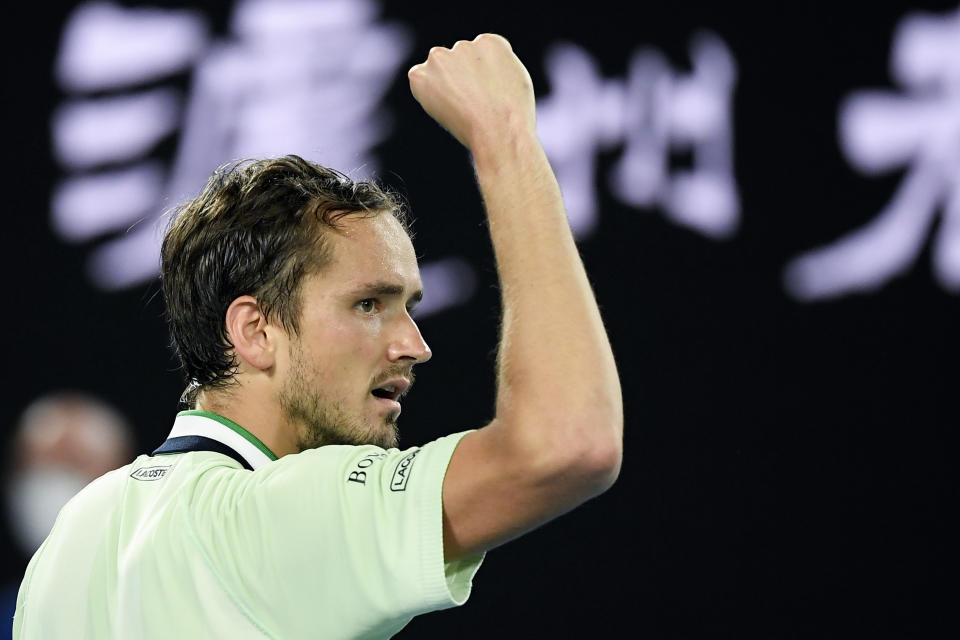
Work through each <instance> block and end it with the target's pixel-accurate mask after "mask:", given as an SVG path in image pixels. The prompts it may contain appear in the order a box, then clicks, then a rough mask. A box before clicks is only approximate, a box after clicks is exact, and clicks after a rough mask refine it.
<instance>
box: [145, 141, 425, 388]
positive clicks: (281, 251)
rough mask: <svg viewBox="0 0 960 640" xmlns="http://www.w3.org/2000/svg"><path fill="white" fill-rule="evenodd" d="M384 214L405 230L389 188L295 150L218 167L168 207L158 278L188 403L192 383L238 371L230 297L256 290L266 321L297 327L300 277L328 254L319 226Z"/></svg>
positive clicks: (210, 383)
mask: <svg viewBox="0 0 960 640" xmlns="http://www.w3.org/2000/svg"><path fill="white" fill-rule="evenodd" d="M383 212H390V213H391V214H393V215H394V216H395V217H396V218H397V219H398V220H399V221H400V222H401V224H402V225H403V226H404V228H405V229H408V226H407V219H406V213H405V208H404V206H403V204H402V202H401V201H400V199H399V198H397V197H396V196H395V195H394V194H393V193H391V192H389V191H387V190H386V189H384V188H382V187H380V186H378V185H376V184H374V183H372V182H360V181H357V182H355V181H353V180H351V179H350V178H348V177H347V176H345V175H344V174H342V173H340V172H338V171H335V170H332V169H328V168H326V167H322V166H320V165H317V164H314V163H312V162H308V161H306V160H304V159H303V158H301V157H299V156H294V155H289V156H285V157H282V158H273V159H267V160H257V161H252V160H244V161H241V162H237V163H231V164H228V165H224V166H222V167H220V168H219V169H218V170H217V171H216V172H215V173H214V174H213V176H211V178H210V180H209V181H208V182H207V185H206V187H204V189H203V191H202V192H201V193H200V195H198V196H197V197H196V198H194V199H193V200H191V201H189V202H187V203H185V204H183V205H180V206H179V207H177V208H176V209H174V210H173V211H172V215H171V222H170V226H169V228H168V229H167V232H166V234H165V235H164V238H163V247H162V249H161V283H162V287H163V294H164V297H165V298H166V302H167V318H168V322H169V325H170V334H171V338H172V342H173V348H174V350H175V351H176V353H177V356H178V357H179V359H180V362H181V365H182V368H183V371H184V374H185V375H186V378H187V381H188V383H189V384H190V386H189V387H188V391H190V390H191V389H192V391H193V392H192V393H189V394H188V395H189V402H190V403H191V404H192V402H193V397H195V392H196V390H197V389H199V388H220V387H224V386H226V385H227V384H229V383H230V381H231V380H232V379H233V376H234V375H235V374H236V370H237V366H238V363H237V360H236V357H235V356H234V355H233V354H232V353H231V349H232V348H233V344H232V343H231V342H230V338H229V336H228V335H227V331H226V323H225V319H226V312H227V308H228V307H229V306H230V304H231V303H232V302H233V301H234V300H235V299H236V298H237V297H239V296H242V295H250V296H253V297H254V298H256V299H257V302H258V303H259V305H260V308H261V310H262V311H263V312H264V314H265V315H266V316H267V317H268V318H275V319H278V320H279V321H280V323H281V324H282V325H283V327H284V328H285V329H286V330H287V331H288V332H291V333H297V332H298V331H299V318H300V302H301V301H300V291H301V285H302V283H303V280H304V278H305V276H307V275H310V274H312V273H315V272H316V271H318V270H319V269H321V268H322V267H323V266H324V265H325V264H327V263H328V262H329V259H330V252H329V249H328V247H327V244H326V242H325V236H326V231H328V230H330V229H336V228H338V221H339V220H340V219H341V218H342V217H344V216H346V215H350V214H357V215H364V216H372V215H377V214H379V213H383Z"/></svg>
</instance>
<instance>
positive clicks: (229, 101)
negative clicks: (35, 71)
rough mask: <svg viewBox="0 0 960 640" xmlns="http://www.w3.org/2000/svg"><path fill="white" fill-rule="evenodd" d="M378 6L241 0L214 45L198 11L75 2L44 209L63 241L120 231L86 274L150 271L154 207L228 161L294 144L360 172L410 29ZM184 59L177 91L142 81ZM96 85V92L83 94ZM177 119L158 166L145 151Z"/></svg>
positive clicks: (121, 281)
mask: <svg viewBox="0 0 960 640" xmlns="http://www.w3.org/2000/svg"><path fill="white" fill-rule="evenodd" d="M376 13H377V7H376V5H375V4H374V2H373V1H372V0H317V1H313V0H240V1H238V2H237V4H236V5H235V7H234V13H233V18H232V22H231V36H230V37H229V38H227V39H225V40H222V41H220V42H216V43H213V44H212V45H211V43H210V41H209V38H208V37H207V35H206V27H205V24H206V23H205V20H204V19H203V18H202V17H201V16H199V15H198V14H197V13H195V12H191V11H164V10H160V9H154V8H136V9H126V8H120V7H117V6H115V5H111V4H106V3H87V4H84V5H81V6H80V7H79V8H78V9H77V10H76V11H75V12H74V13H73V15H72V16H71V17H70V20H69V21H68V24H67V27H66V29H65V32H64V36H63V40H62V43H61V49H60V54H59V62H58V80H59V83H60V85H61V86H62V87H63V88H64V89H66V90H68V91H70V92H72V93H73V94H74V96H73V97H71V99H69V100H68V101H67V102H66V104H65V105H63V106H62V107H61V108H60V109H59V110H58V112H57V114H56V115H55V116H54V122H53V134H54V135H53V138H54V147H55V154H56V157H57V158H58V160H59V161H60V163H61V165H62V166H63V167H64V168H65V169H66V170H68V171H69V172H70V173H69V175H68V177H67V178H66V179H65V180H64V181H63V182H62V183H61V184H60V185H59V187H58V188H57V189H56V191H55V193H54V196H53V202H52V209H53V211H52V215H53V223H54V228H55V230H56V231H57V232H58V233H59V234H60V235H61V236H62V237H64V238H65V239H68V240H73V241H83V240H90V239H93V238H96V237H97V236H99V235H102V234H105V233H110V232H120V233H121V235H118V236H117V237H114V238H111V239H109V240H107V241H106V242H104V243H102V244H101V245H100V246H99V247H97V248H96V249H95V250H94V253H93V255H92V257H91V262H90V270H91V276H92V277H93V279H94V281H95V282H96V283H97V284H99V285H100V286H102V287H104V288H107V289H114V288H122V287H126V286H131V285H134V284H137V283H140V282H143V281H145V280H148V279H150V278H152V277H154V276H155V275H156V270H157V265H158V262H159V243H160V231H159V229H158V228H157V225H156V224H155V222H156V221H157V219H158V218H159V216H160V214H161V212H162V211H163V210H164V209H165V208H167V207H169V206H171V205H173V204H175V203H177V202H180V201H182V200H184V199H186V198H189V197H191V196H192V195H194V194H196V193H197V192H198V191H199V190H200V189H201V188H202V187H203V185H204V183H205V182H206V180H207V178H208V177H209V175H210V174H211V172H212V171H213V170H214V169H215V168H216V167H217V166H219V165H221V164H223V163H225V162H228V161H231V160H235V159H239V158H246V157H263V156H275V155H283V154H288V153H296V154H299V155H302V156H304V157H306V158H309V159H311V160H315V161H317V162H320V163H322V164H326V165H329V166H333V167H338V168H341V169H347V170H349V169H355V170H356V171H355V172H356V173H359V174H361V177H366V176H368V175H369V174H370V173H371V172H372V171H373V170H374V168H375V161H374V158H373V157H372V155H371V150H372V148H373V146H374V145H375V144H377V143H379V142H380V141H382V140H383V139H384V137H385V136H386V135H387V133H388V132H389V129H390V122H389V120H388V117H387V115H386V114H385V113H384V112H383V110H382V109H381V107H380V102H381V99H382V97H383V94H384V93H385V92H386V91H387V89H388V88H389V86H390V85H391V84H392V82H393V81H394V79H395V77H396V72H397V70H398V69H399V68H400V66H401V65H402V63H403V62H404V60H405V59H406V56H407V52H408V48H409V40H410V38H409V36H408V34H407V31H406V29H404V28H402V27H399V26H396V25H389V24H386V25H385V24H377V23H376ZM194 65H195V68H194V70H193V77H192V88H191V91H190V95H189V96H188V97H187V99H186V100H185V101H184V100H183V99H182V98H181V96H179V95H178V94H177V93H176V92H175V91H174V90H173V89H171V88H169V87H166V86H160V87H156V86H153V87H152V88H150V89H147V90H138V87H140V86H142V85H145V84H147V83H156V82H157V81H158V80H161V81H162V80H163V79H164V78H166V77H169V76H170V75H171V74H173V73H177V72H182V71H189V70H190V67H191V66H194ZM94 91H97V92H101V93H104V92H106V97H102V96H101V97H98V98H96V99H94V98H90V97H87V96H85V95H84V93H90V92H94ZM184 102H186V109H185V115H181V114H180V111H181V107H182V106H183V103H184ZM181 120H182V124H181ZM178 127H179V128H181V131H180V140H179V147H178V151H177V154H176V158H175V159H174V161H173V163H172V166H170V167H169V169H167V168H165V167H164V166H163V164H162V163H161V162H159V161H158V160H156V159H152V158H151V157H150V153H151V151H152V149H153V148H154V146H155V145H156V144H157V142H158V141H159V140H161V139H162V138H163V137H165V136H168V135H170V134H171V133H173V132H175V131H176V130H177V128H178ZM104 167H109V168H104ZM138 221H139V222H138ZM131 225H133V227H132V228H131V229H130V230H129V231H127V228H128V227H130V226H131ZM125 231H126V232H125Z"/></svg>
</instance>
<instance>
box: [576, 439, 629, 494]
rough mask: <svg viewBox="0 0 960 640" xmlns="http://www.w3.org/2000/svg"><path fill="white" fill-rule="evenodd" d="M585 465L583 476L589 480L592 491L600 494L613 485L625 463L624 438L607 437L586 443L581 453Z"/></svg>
mask: <svg viewBox="0 0 960 640" xmlns="http://www.w3.org/2000/svg"><path fill="white" fill-rule="evenodd" d="M581 462H582V464H583V465H584V468H583V471H582V472H581V473H582V477H584V479H585V480H586V481H587V482H589V484H590V486H591V488H592V491H591V492H592V493H594V495H599V494H601V493H603V492H604V491H606V490H607V489H609V488H610V487H612V486H613V484H614V483H615V482H616V481H617V478H618V477H619V476H620V467H621V466H622V465H623V440H622V438H612V437H611V438H607V439H605V440H602V441H596V442H591V443H588V444H587V445H586V448H585V451H584V452H583V453H582V454H581Z"/></svg>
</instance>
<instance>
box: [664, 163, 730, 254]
mask: <svg viewBox="0 0 960 640" xmlns="http://www.w3.org/2000/svg"><path fill="white" fill-rule="evenodd" d="M670 187H671V189H670V195H669V200H668V201H667V205H668V206H667V207H666V210H667V215H668V216H669V217H670V219H672V220H674V221H675V222H678V223H680V224H683V225H686V226H688V227H691V228H693V229H697V230H698V231H700V233H702V234H703V235H705V236H708V237H710V238H714V239H718V240H720V239H724V238H729V237H730V236H732V235H733V234H734V233H736V231H737V226H738V221H739V213H740V198H739V196H738V195H737V191H736V185H735V184H734V183H732V181H730V180H728V179H727V178H726V176H725V175H723V174H717V173H707V172H702V171H701V172H699V173H696V172H690V171H688V172H678V173H677V174H675V175H674V178H673V181H672V182H671V184H670Z"/></svg>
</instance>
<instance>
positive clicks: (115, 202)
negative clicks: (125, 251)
mask: <svg viewBox="0 0 960 640" xmlns="http://www.w3.org/2000/svg"><path fill="white" fill-rule="evenodd" d="M163 182H164V180H163V170H162V169H161V167H160V166H159V165H158V164H157V163H154V162H144V163H141V164H138V165H135V166H133V167H128V168H124V169H119V170H116V171H109V172H105V173H99V174H92V175H82V176H75V177H72V178H68V179H66V180H64V181H63V182H62V183H60V184H59V185H58V186H57V187H56V188H55V190H54V194H53V203H52V209H53V210H52V218H53V219H52V222H53V227H54V230H55V231H56V232H57V233H58V234H59V235H60V237H62V238H64V239H65V240H69V241H72V242H80V241H83V240H88V239H90V238H93V237H95V236H98V235H100V234H103V233H107V232H110V231H114V230H116V229H119V228H123V227H124V226H127V225H129V224H131V223H133V222H135V221H136V220H137V219H138V218H139V217H140V216H143V215H147V214H149V213H150V211H151V209H152V208H153V207H155V206H156V203H157V201H158V199H159V197H160V194H161V193H162V192H163Z"/></svg>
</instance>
